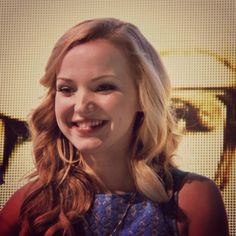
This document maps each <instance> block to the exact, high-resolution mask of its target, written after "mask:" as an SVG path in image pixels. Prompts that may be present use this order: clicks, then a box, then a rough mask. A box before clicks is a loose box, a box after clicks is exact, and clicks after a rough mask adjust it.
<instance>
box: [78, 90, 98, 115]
mask: <svg viewBox="0 0 236 236" xmlns="http://www.w3.org/2000/svg"><path fill="white" fill-rule="evenodd" d="M95 110H96V105H95V100H94V97H93V95H92V93H91V92H89V91H82V90H81V91H78V94H77V96H75V103H74V112H75V113H77V114H79V115H87V114H90V113H93V112H94V111H95Z"/></svg>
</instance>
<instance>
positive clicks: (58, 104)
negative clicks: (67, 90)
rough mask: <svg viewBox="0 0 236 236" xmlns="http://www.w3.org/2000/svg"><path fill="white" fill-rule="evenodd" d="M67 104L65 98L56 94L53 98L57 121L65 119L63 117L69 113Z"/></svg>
mask: <svg viewBox="0 0 236 236" xmlns="http://www.w3.org/2000/svg"><path fill="white" fill-rule="evenodd" d="M69 111H70V109H69V104H68V102H66V99H63V98H60V97H58V96H56V98H55V115H56V119H57V122H58V121H60V120H63V121H65V118H66V117H68V113H69Z"/></svg>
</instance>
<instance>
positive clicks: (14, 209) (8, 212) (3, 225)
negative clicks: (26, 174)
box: [0, 183, 34, 236]
mask: <svg viewBox="0 0 236 236" xmlns="http://www.w3.org/2000/svg"><path fill="white" fill-rule="evenodd" d="M33 189H34V184H33V183H28V184H26V185H25V186H23V187H22V188H20V189H19V190H17V191H16V192H15V193H14V194H13V195H12V196H11V197H10V199H9V200H8V201H7V203H6V204H5V206H4V207H3V208H2V210H1V211H0V232H1V233H2V235H6V236H7V235H11V236H13V235H18V233H17V232H18V224H19V215H20V208H21V206H22V203H23V201H24V200H25V198H26V197H27V195H28V194H29V193H30V192H32V191H33Z"/></svg>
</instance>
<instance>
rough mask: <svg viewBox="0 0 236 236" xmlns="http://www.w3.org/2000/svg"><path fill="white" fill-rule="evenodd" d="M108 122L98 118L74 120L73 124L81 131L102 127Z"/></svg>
mask: <svg viewBox="0 0 236 236" xmlns="http://www.w3.org/2000/svg"><path fill="white" fill-rule="evenodd" d="M105 123H107V121H106V120H99V121H98V120H96V121H78V122H72V125H73V126H74V127H76V128H77V129H78V130H79V131H92V130H95V129H97V128H100V127H102V126H103V125H105Z"/></svg>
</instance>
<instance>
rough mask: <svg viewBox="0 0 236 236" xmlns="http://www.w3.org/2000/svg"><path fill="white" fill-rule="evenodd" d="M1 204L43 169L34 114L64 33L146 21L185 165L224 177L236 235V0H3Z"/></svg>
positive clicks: (217, 179)
mask: <svg viewBox="0 0 236 236" xmlns="http://www.w3.org/2000/svg"><path fill="white" fill-rule="evenodd" d="M0 11H1V12H0V17H1V18H0V19H1V24H0V32H1V34H0V35H1V36H0V46H1V57H0V76H1V77H0V183H1V185H0V208H1V207H2V206H3V205H4V203H5V202H6V201H7V199H8V198H9V197H10V196H11V194H12V193H13V192H14V191H15V190H16V189H18V188H19V187H20V186H22V185H23V184H24V180H22V178H23V177H24V176H25V175H27V174H29V173H30V172H31V171H32V170H33V168H34V165H33V163H34V161H33V157H32V154H31V143H30V140H29V135H28V131H27V126H26V121H27V116H28V114H29V112H30V111H31V110H32V109H33V108H34V107H35V106H36V105H37V103H38V102H39V100H40V97H41V96H42V95H43V93H44V89H43V88H42V87H41V86H40V85H39V82H38V81H39V79H40V78H41V77H42V76H43V74H44V67H45V65H46V62H47V59H48V57H49V55H50V53H51V50H52V48H53V46H54V44H55V42H56V40H57V39H58V38H59V37H60V36H61V35H62V34H63V33H64V32H65V31H66V30H67V29H68V28H70V27H72V26H74V25H75V24H77V23H78V22H80V21H82V20H85V19H89V18H97V17H115V18H119V19H122V20H125V21H129V22H132V23H133V24H135V25H137V26H138V27H139V29H140V30H141V31H142V32H143V34H144V35H145V36H146V37H147V38H148V40H149V41H150V42H151V43H152V44H153V45H154V47H155V48H156V49H157V51H158V52H159V53H160V54H161V56H162V58H163V61H164V64H165V66H166V68H167V71H168V73H169V75H170V77H171V80H172V84H173V87H174V91H173V97H172V100H173V105H174V106H175V107H176V111H177V116H178V119H179V126H180V128H184V130H185V132H184V133H185V135H184V137H183V141H182V143H181V145H180V147H179V149H178V153H177V155H176V157H175V162H176V163H177V165H178V166H179V167H180V168H181V169H183V170H187V171H192V172H197V173H199V174H203V175H205V176H208V177H209V178H212V179H213V180H215V182H216V183H217V185H218V186H219V188H220V190H221V193H222V196H223V198H224V202H225V206H226V210H227V213H228V217H229V223H230V235H232V236H233V235H236V226H235V222H236V195H235V187H236V175H235V174H236V163H235V159H236V1H234V0H228V1H222V0H191V1H189V0H130V1H127V0H116V1H115V0H114V1H113V0H67V1H66V0H48V1H45V0H37V1H36V0H35V1H34V0H33V1H32V0H21V1H18V0H11V1H7V0H1V1H0Z"/></svg>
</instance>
